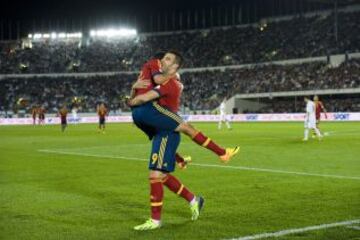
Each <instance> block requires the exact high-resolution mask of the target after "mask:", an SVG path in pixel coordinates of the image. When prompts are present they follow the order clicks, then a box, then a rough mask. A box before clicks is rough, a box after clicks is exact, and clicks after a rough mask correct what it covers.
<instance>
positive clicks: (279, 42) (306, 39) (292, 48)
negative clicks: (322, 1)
mask: <svg viewBox="0 0 360 240" xmlns="http://www.w3.org/2000/svg"><path fill="white" fill-rule="evenodd" d="M358 19H360V12H352V13H342V12H340V13H339V15H338V26H339V27H338V37H337V41H336V40H335V37H334V29H333V26H334V23H333V22H334V15H327V16H324V15H318V16H313V17H294V18H293V19H290V20H283V21H278V22H268V23H266V24H265V23H261V24H254V25H248V26H241V27H239V26H231V27H224V28H214V29H206V30H194V31H187V32H178V33H164V34H147V35H146V34H144V35H139V36H138V37H135V38H129V39H118V40H96V39H92V38H89V39H87V38H83V39H82V40H81V41H80V42H79V41H74V40H72V41H70V40H69V41H57V40H51V39H48V40H44V41H33V42H32V46H31V47H30V45H29V44H28V46H24V44H23V43H21V42H17V43H1V44H0V66H1V68H0V73H61V72H105V71H129V70H135V71H136V70H138V69H139V67H140V66H141V64H142V63H143V61H144V60H146V59H148V58H149V57H150V56H152V55H153V54H154V53H156V52H157V51H158V50H160V49H169V48H171V49H173V48H175V49H178V50H179V51H180V52H182V53H183V54H184V56H185V59H186V65H185V67H187V68H194V67H209V66H222V65H237V64H244V63H260V62H268V61H275V60H284V59H295V58H305V57H314V56H326V55H329V54H336V53H345V52H359V51H360V25H359V24H357V20H358Z"/></svg>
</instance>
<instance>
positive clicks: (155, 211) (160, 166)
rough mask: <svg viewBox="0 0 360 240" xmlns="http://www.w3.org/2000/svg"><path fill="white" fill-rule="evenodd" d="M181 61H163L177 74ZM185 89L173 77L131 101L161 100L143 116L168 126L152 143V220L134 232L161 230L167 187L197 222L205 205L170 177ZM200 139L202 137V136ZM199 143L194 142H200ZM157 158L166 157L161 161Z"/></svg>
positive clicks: (134, 103) (174, 55) (170, 54)
mask: <svg viewBox="0 0 360 240" xmlns="http://www.w3.org/2000/svg"><path fill="white" fill-rule="evenodd" d="M178 58H179V57H178V54H177V53H176V52H167V53H166V54H165V56H164V57H163V59H162V60H161V65H162V69H166V68H170V67H171V65H174V64H175V66H176V65H177V66H176V69H175V70H176V71H177V69H178V68H179V67H180V65H181V63H180V62H181V61H182V59H181V60H179V59H178ZM182 89H183V86H182V84H181V83H180V81H179V80H178V79H177V78H174V77H173V78H170V79H169V80H167V81H165V82H164V83H162V84H161V85H159V86H157V87H155V88H153V89H152V90H150V91H148V92H146V93H145V94H142V95H138V96H136V97H135V98H133V99H131V100H130V101H129V105H130V106H138V105H141V104H145V103H146V102H150V101H152V100H155V99H158V103H155V102H153V103H152V105H149V104H147V105H146V106H145V107H144V111H145V114H144V116H148V117H149V119H150V120H149V121H148V123H149V122H150V123H151V121H155V122H157V123H158V124H160V125H163V126H165V127H166V126H167V125H168V126H169V130H167V131H164V129H160V130H158V134H157V135H155V138H154V139H153V149H152V155H151V156H152V159H151V161H150V164H149V169H150V176H149V177H150V189H151V190H150V192H151V198H150V201H151V219H149V220H148V221H146V222H145V223H144V224H141V225H138V226H136V227H135V228H134V229H135V230H152V229H156V228H159V227H160V226H161V224H160V219H161V209H162V205H163V202H162V200H163V185H165V186H167V187H168V188H169V189H170V190H171V191H173V192H174V193H177V194H179V195H180V196H181V197H183V198H184V199H186V200H187V201H188V202H189V203H190V209H191V213H192V220H197V219H198V217H199V215H200V211H201V208H202V206H203V204H204V199H203V198H202V197H200V196H199V197H195V195H194V194H193V193H191V192H190V191H189V190H188V189H187V188H185V187H184V185H183V184H181V182H180V181H179V180H178V179H177V178H175V177H174V176H173V175H171V174H170V173H171V172H172V171H173V170H174V166H173V165H174V164H173V162H174V159H175V158H174V157H175V151H176V148H177V146H178V144H179V142H180V138H179V133H178V132H179V131H177V132H176V131H175V130H176V129H178V127H179V125H180V124H181V123H182V122H183V121H182V119H181V118H180V116H178V115H177V114H176V112H177V111H178V110H179V106H180V96H181V92H182ZM151 106H154V107H155V109H152V108H151ZM137 111H138V109H133V118H134V122H136V121H138V120H139V119H138V116H137V115H138V114H139V115H141V113H137ZM156 111H160V112H161V113H162V114H163V115H167V116H169V118H171V119H174V120H175V124H174V123H173V122H171V121H169V120H168V119H166V118H163V117H162V116H159V117H152V114H154V115H159V114H157V113H156ZM134 112H135V113H134ZM140 112H141V111H140ZM160 115H161V114H160ZM140 120H141V119H140ZM139 122H141V121H139ZM164 132H165V133H164ZM157 136H160V137H161V139H162V140H161V144H159V143H158V142H159V141H157V139H158V138H157ZM196 136H197V135H196ZM199 136H203V135H202V134H201V135H199ZM168 139H169V140H168ZM164 140H165V141H164ZM196 140H197V141H198V142H200V140H203V141H202V143H201V144H202V146H207V145H209V144H211V147H212V148H214V150H218V151H221V150H223V151H224V152H223V153H224V154H226V153H227V152H228V151H225V150H224V149H221V148H220V147H219V146H217V145H216V144H215V143H213V142H212V141H211V140H210V139H208V138H205V139H196ZM196 140H195V142H197V141H196ZM198 142H197V143H198ZM167 143H168V144H169V147H167ZM174 145H175V146H174ZM159 146H160V147H159ZM159 148H160V150H159ZM164 152H165V153H164ZM237 152H238V147H236V148H234V149H231V155H229V158H228V159H227V160H229V159H230V157H232V156H233V155H235V154H236V153H237ZM166 154H168V155H166ZM158 156H167V157H163V158H160V157H158Z"/></svg>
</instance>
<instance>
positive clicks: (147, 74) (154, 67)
mask: <svg viewBox="0 0 360 240" xmlns="http://www.w3.org/2000/svg"><path fill="white" fill-rule="evenodd" d="M160 68H161V64H160V60H159V59H155V58H154V59H150V60H149V61H147V62H146V63H145V64H144V65H143V66H142V68H141V72H140V75H139V79H141V80H145V79H149V80H150V85H149V86H148V87H147V88H142V89H135V96H137V95H140V94H144V93H147V92H148V91H150V90H151V89H153V88H154V87H155V85H156V84H155V82H154V80H153V77H154V76H155V75H157V74H161V70H160Z"/></svg>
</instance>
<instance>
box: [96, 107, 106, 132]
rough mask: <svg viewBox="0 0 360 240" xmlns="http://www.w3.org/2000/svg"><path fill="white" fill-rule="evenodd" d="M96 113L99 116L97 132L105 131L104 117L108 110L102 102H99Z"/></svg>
mask: <svg viewBox="0 0 360 240" xmlns="http://www.w3.org/2000/svg"><path fill="white" fill-rule="evenodd" d="M97 114H98V116H99V133H100V132H102V133H105V117H106V115H107V114H108V110H107V108H106V107H105V104H104V103H101V104H100V105H99V106H98V107H97Z"/></svg>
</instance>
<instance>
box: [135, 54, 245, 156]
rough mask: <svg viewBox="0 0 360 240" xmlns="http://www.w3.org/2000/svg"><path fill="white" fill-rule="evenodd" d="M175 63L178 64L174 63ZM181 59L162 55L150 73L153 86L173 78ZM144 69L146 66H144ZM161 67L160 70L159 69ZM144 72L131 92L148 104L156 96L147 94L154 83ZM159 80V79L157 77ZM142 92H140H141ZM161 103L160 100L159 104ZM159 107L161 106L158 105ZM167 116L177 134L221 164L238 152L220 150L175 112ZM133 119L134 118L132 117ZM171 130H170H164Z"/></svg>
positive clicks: (180, 57) (176, 55) (233, 149)
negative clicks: (175, 122)
mask: <svg viewBox="0 0 360 240" xmlns="http://www.w3.org/2000/svg"><path fill="white" fill-rule="evenodd" d="M175 61H177V62H178V63H175ZM182 61H183V58H182V56H181V55H180V54H179V53H178V52H177V51H173V50H171V51H167V53H166V54H165V55H164V57H163V58H162V59H161V60H160V62H157V65H153V66H156V68H155V67H154V69H153V70H152V71H151V74H152V76H153V79H154V82H155V84H163V83H165V82H166V81H167V80H168V78H169V77H171V76H174V75H175V74H176V72H177V70H178V68H179V67H180V66H181V65H182ZM144 67H146V64H145V66H144ZM160 67H161V68H160ZM161 71H162V72H164V73H165V76H162V75H161ZM146 73H147V72H146V71H144V68H143V70H142V72H141V74H140V77H139V79H138V81H137V82H136V83H135V84H134V86H133V90H132V93H133V94H132V96H136V98H138V97H139V98H138V100H140V101H141V102H149V101H151V100H154V99H156V98H157V97H158V96H156V94H154V93H153V91H152V92H151V93H150V94H148V92H149V90H150V86H151V87H152V86H153V85H154V82H152V81H149V79H152V78H151V76H149V75H146ZM157 76H161V77H162V78H161V80H159V81H157V78H156V77H157ZM148 77H149V78H148ZM158 78H159V77H158ZM144 82H148V84H149V85H148V86H146V87H145V90H143V91H145V92H146V94H143V95H139V94H140V91H138V90H137V87H139V86H138V85H141V84H142V83H144ZM143 91H142V92H143ZM159 103H161V99H160V102H159ZM160 105H161V104H160ZM154 106H155V107H156V108H157V109H159V111H160V112H161V111H164V110H162V109H161V107H159V105H156V104H155V105H154ZM167 115H168V116H173V117H174V118H175V119H176V121H177V122H178V123H177V126H176V129H174V130H175V131H177V132H181V133H184V134H186V135H187V136H189V137H190V138H191V139H192V140H193V141H194V142H195V143H197V144H198V145H200V146H202V147H205V148H207V149H209V150H210V151H212V152H214V153H215V154H216V155H218V156H219V158H220V160H221V161H223V162H225V163H226V162H228V161H229V160H230V158H231V157H232V156H234V155H235V154H236V153H238V151H239V147H235V148H226V149H225V148H222V147H220V146H219V145H217V144H216V143H215V142H214V141H213V140H211V139H210V138H209V137H207V136H205V135H204V134H203V133H202V132H200V131H198V130H197V129H195V128H194V127H193V126H191V125H190V124H189V123H186V122H184V121H183V120H182V119H181V117H180V116H178V115H177V114H176V112H172V113H169V114H167ZM133 118H134V116H133ZM157 124H158V125H156V123H155V125H154V127H163V126H159V124H160V125H161V123H157ZM166 130H171V129H166Z"/></svg>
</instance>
